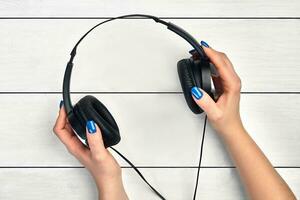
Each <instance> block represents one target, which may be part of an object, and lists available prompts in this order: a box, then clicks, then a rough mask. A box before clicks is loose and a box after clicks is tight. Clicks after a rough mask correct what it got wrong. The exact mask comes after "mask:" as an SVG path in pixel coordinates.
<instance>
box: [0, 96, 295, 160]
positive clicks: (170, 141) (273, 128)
mask: <svg viewBox="0 0 300 200" xmlns="http://www.w3.org/2000/svg"><path fill="white" fill-rule="evenodd" d="M96 96H97V97H98V98H99V99H100V100H101V101H102V102H103V103H104V104H105V105H106V106H107V107H108V108H109V110H110V111H111V112H112V114H113V115H114V117H115V119H116V121H117V122H118V124H119V127H120V130H121V136H122V141H121V143H120V144H118V145H117V147H116V148H117V149H119V150H120V151H121V152H122V153H124V155H126V156H127V157H128V158H129V159H130V160H131V161H132V162H133V163H135V164H136V165H137V166H197V163H198V154H199V144H200V139H201V133H202V126H203V118H204V116H203V115H202V116H196V115H193V114H192V113H191V111H189V110H188V108H187V105H186V104H185V101H184V98H183V96H182V95H180V94H163V95H162V94H160V95H158V94H144V95H136V94H105V95H96ZM79 97H80V95H74V96H73V98H74V102H76V100H78V99H79ZM60 99H61V96H60V95H54V94H53V95H51V94H48V95H42V94H41V95H35V94H34V95H22V94H17V95H1V98H0V110H1V113H2V114H1V116H0V132H1V133H2V134H0V140H1V141H5V142H3V143H2V144H1V145H0V160H1V161H0V165H1V166H80V164H79V163H78V162H77V161H76V160H75V159H73V158H72V157H71V156H70V155H69V154H68V153H67V151H66V150H65V148H64V147H63V145H62V144H61V143H60V141H59V140H58V139H57V138H56V136H55V135H54V134H53V133H52V126H53V124H54V121H55V118H56V115H57V112H58V104H59V101H60ZM299 101H300V95H249V94H248V95H246V94H244V95H242V98H241V113H242V118H243V121H244V123H245V127H246V128H247V129H248V131H249V133H250V134H251V135H252V136H253V138H254V139H255V141H256V142H257V143H258V144H259V145H260V146H261V148H262V150H263V151H264V152H265V153H266V155H267V156H268V158H269V159H270V160H271V162H272V163H273V164H274V165H275V166H300V158H299V155H300V149H299V148H298V146H299V142H298V141H299V140H300V138H299V137H300V136H299V134H298V133H299V126H298V123H299V118H300V113H299V110H300V109H299V108H298V107H299V103H298V102H299ZM237 142H238V141H237ZM158 155H159V156H158ZM117 158H118V160H120V159H119V157H117ZM121 165H122V166H125V165H126V164H125V163H124V162H121ZM203 166H232V163H231V161H230V159H229V158H228V155H227V153H226V151H225V149H224V147H223V145H222V144H221V142H220V141H219V139H218V138H217V135H216V134H215V133H214V131H213V130H212V129H211V128H208V129H207V134H206V139H205V147H204V155H203Z"/></svg>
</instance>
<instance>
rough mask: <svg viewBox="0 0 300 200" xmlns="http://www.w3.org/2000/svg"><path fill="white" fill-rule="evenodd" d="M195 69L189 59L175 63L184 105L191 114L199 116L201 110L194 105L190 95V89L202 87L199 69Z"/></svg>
mask: <svg viewBox="0 0 300 200" xmlns="http://www.w3.org/2000/svg"><path fill="white" fill-rule="evenodd" d="M197 68H198V67H197V66H194V63H193V60H191V59H182V60H180V61H179V62H178V63H177V71H178V76H179V80H180V83H181V87H182V91H183V94H184V98H185V100H186V103H187V104H188V106H189V108H190V109H191V111H192V112H193V113H195V114H200V113H202V112H203V110H202V109H201V108H199V106H198V105H197V104H196V103H195V101H194V99H193V98H192V94H191V89H192V87H194V86H197V87H200V88H201V86H202V85H201V69H200V67H199V68H198V69H197ZM195 76H196V78H195Z"/></svg>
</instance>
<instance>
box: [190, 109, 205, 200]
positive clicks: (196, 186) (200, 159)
mask: <svg viewBox="0 0 300 200" xmlns="http://www.w3.org/2000/svg"><path fill="white" fill-rule="evenodd" d="M206 122H207V115H205V119H204V125H203V131H202V139H201V147H200V156H199V164H198V171H197V178H196V185H195V190H194V197H193V200H196V195H197V189H198V182H199V174H200V168H201V161H202V153H203V146H204V137H205V129H206Z"/></svg>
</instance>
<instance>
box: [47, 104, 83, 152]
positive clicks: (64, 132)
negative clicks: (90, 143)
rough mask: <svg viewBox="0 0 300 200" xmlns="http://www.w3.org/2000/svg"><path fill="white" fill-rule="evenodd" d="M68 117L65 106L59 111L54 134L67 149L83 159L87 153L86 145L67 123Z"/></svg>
mask: <svg viewBox="0 0 300 200" xmlns="http://www.w3.org/2000/svg"><path fill="white" fill-rule="evenodd" d="M66 118H67V115H66V112H65V109H64V107H63V106H61V108H60V110H59V115H58V118H57V120H56V123H55V126H54V128H53V132H54V133H55V134H56V135H57V137H58V138H59V139H60V141H61V142H62V143H63V144H64V145H65V146H66V147H67V149H68V150H69V152H70V153H72V154H73V155H75V156H78V157H81V156H83V154H84V153H85V151H86V148H85V147H84V145H83V144H82V143H81V142H80V141H79V140H78V138H77V137H76V135H75V134H74V133H73V131H72V129H71V127H70V125H69V124H68V123H67V121H66Z"/></svg>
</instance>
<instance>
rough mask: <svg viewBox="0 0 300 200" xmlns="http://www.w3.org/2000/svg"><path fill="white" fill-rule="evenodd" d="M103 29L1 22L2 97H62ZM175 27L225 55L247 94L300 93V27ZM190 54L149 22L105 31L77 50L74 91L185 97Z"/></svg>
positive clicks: (235, 23) (206, 23)
mask: <svg viewBox="0 0 300 200" xmlns="http://www.w3.org/2000/svg"><path fill="white" fill-rule="evenodd" d="M99 21H101V20H25V21H23V20H1V21H0V26H1V27H2V28H1V30H0V37H1V38H5V39H3V40H1V41H0V66H1V74H0V81H1V85H0V91H61V87H62V86H61V84H62V79H63V73H64V69H65V65H66V62H67V61H68V59H69V52H70V51H71V48H72V47H73V45H74V44H75V42H76V41H77V40H78V39H79V37H80V36H81V35H82V34H83V33H84V32H85V31H87V30H88V28H90V27H91V26H92V25H94V24H96V23H97V22H99ZM172 21H173V22H174V23H177V24H178V25H181V26H182V27H184V28H185V29H186V30H187V31H189V32H190V33H191V34H192V35H194V36H195V38H198V39H199V40H201V39H205V40H207V41H208V42H209V43H210V42H211V43H210V44H211V46H213V47H214V48H215V49H218V50H220V51H224V52H226V53H227V54H228V56H229V58H230V59H231V61H232V62H233V63H234V65H235V68H236V71H237V72H238V74H239V75H240V77H241V79H242V82H243V88H242V91H246V92H249V91H251V92H252V91H254V92H272V91H276V92H278V91H281V92H282V91H284V92H286V91H290V92H294V91H298V92H299V91H300V82H299V81H298V78H299V77H300V67H299V63H300V57H299V56H298V52H299V51H300V38H299V34H300V21H299V20H284V21H281V20H172ZM120 32H122V34H119V33H120ZM150 32H151V34H149V33H150ZM287 35H288V37H287ZM283 38H284V40H283ZM188 50H190V47H189V45H188V44H187V43H186V42H185V41H183V40H181V39H179V38H178V36H177V35H175V34H173V33H171V32H169V31H167V30H165V29H164V27H162V26H159V25H157V24H155V23H153V22H150V21H147V22H145V20H141V19H140V20H120V21H116V22H114V23H110V24H107V25H106V26H104V27H103V29H102V30H101V29H98V30H96V31H95V32H93V33H92V34H91V35H90V36H89V37H88V38H86V40H85V41H84V42H83V43H82V44H81V46H79V49H78V55H77V57H76V58H75V67H74V72H73V76H72V91H111V92H117V91H154V92H155V91H181V88H180V84H179V81H178V76H177V70H176V63H177V61H179V60H180V59H182V58H187V57H189V55H188Z"/></svg>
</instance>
